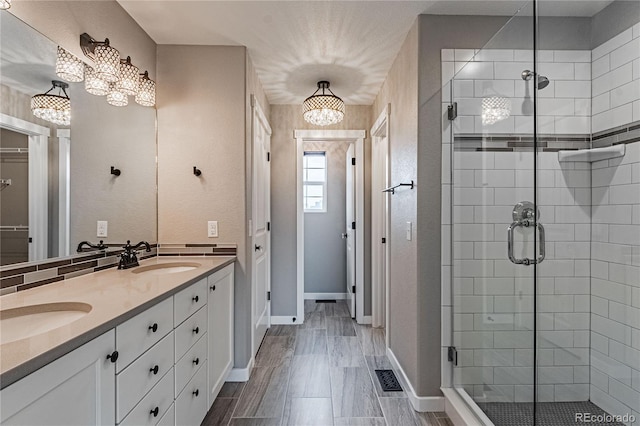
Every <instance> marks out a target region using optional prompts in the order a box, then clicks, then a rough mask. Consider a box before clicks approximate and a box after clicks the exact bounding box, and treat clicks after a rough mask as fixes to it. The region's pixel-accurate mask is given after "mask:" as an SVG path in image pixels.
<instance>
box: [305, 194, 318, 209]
mask: <svg viewBox="0 0 640 426" xmlns="http://www.w3.org/2000/svg"><path fill="white" fill-rule="evenodd" d="M304 209H305V210H322V209H323V198H322V197H305V199H304Z"/></svg>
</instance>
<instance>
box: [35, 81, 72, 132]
mask: <svg viewBox="0 0 640 426" xmlns="http://www.w3.org/2000/svg"><path fill="white" fill-rule="evenodd" d="M51 84H52V87H51V89H49V90H48V91H46V92H45V93H43V94H40V95H35V96H34V97H32V98H31V112H32V113H33V115H35V116H36V117H38V118H41V119H43V120H46V121H49V122H51V123H54V124H57V125H59V126H68V125H70V124H71V100H70V99H69V95H67V90H66V89H67V88H68V87H69V85H68V84H67V83H65V82H63V81H58V80H53V81H52V82H51ZM56 88H57V89H58V94H57V95H53V94H50V93H49V92H51V91H52V90H54V89H56ZM63 93H64V96H63V95H62V94H63Z"/></svg>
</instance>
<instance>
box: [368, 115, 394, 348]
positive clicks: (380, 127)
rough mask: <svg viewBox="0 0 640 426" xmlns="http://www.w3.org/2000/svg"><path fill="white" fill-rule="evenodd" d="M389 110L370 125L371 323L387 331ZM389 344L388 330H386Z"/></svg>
mask: <svg viewBox="0 0 640 426" xmlns="http://www.w3.org/2000/svg"><path fill="white" fill-rule="evenodd" d="M389 110H390V106H389V105H387V106H386V107H385V109H384V110H383V111H382V113H381V114H380V116H379V117H378V119H377V120H376V122H375V123H374V125H373V127H372V128H371V138H372V153H371V242H372V244H371V257H372V258H371V324H372V326H373V327H384V328H385V330H388V329H389V327H388V315H387V313H388V310H389V308H388V302H389V253H390V241H389V238H388V235H387V231H388V229H389V216H390V215H389V193H388V192H383V190H385V189H386V188H388V187H389V185H390V183H389V174H390V170H389ZM385 338H386V339H387V346H388V344H389V342H388V339H389V333H388V332H387V333H385Z"/></svg>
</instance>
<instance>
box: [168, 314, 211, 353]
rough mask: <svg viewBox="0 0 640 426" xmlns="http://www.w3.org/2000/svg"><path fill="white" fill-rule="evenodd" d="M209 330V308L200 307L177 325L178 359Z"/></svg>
mask: <svg viewBox="0 0 640 426" xmlns="http://www.w3.org/2000/svg"><path fill="white" fill-rule="evenodd" d="M206 332H207V310H206V309H200V310H199V311H198V312H196V313H195V314H193V315H192V316H190V317H189V318H187V320H186V321H185V322H183V323H182V324H180V325H179V326H178V327H176V331H175V333H176V359H180V358H182V355H184V354H185V353H186V352H187V351H188V350H189V348H190V347H191V346H193V344H194V343H195V342H197V341H198V339H200V337H201V336H202V335H203V334H205V333H206Z"/></svg>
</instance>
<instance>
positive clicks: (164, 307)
mask: <svg viewBox="0 0 640 426" xmlns="http://www.w3.org/2000/svg"><path fill="white" fill-rule="evenodd" d="M172 313H173V298H172V297H170V298H168V299H166V300H164V301H162V302H160V303H158V304H157V305H155V306H153V307H151V308H149V309H147V310H146V311H144V312H142V313H140V314H138V315H136V316H135V317H133V318H131V319H130V320H128V321H127V322H125V323H122V324H120V325H119V326H117V327H116V348H117V349H118V361H117V362H116V371H117V372H120V371H122V370H123V369H124V368H125V367H126V366H127V365H129V364H131V362H132V361H133V360H134V359H136V358H138V357H139V356H140V355H141V354H142V353H143V352H144V351H146V350H147V349H149V348H150V347H151V346H153V345H154V344H155V343H156V342H158V341H159V340H160V339H162V338H163V337H164V336H166V335H167V333H169V332H170V331H171V330H172V329H173V318H172Z"/></svg>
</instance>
